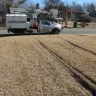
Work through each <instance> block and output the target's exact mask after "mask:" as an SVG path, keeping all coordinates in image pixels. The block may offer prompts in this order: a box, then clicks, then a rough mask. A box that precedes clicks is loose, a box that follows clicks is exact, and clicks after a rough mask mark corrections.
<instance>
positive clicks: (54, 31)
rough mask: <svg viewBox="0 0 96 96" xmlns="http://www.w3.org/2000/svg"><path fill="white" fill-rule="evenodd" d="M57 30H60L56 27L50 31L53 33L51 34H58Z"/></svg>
mask: <svg viewBox="0 0 96 96" xmlns="http://www.w3.org/2000/svg"><path fill="white" fill-rule="evenodd" d="M59 32H60V31H59V30H58V29H54V30H52V33H53V34H59Z"/></svg>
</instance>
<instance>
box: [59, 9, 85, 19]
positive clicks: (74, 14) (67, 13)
mask: <svg viewBox="0 0 96 96" xmlns="http://www.w3.org/2000/svg"><path fill="white" fill-rule="evenodd" d="M84 15H85V13H84V12H80V11H76V10H72V9H70V8H65V9H64V10H60V9H59V12H58V17H61V18H63V19H64V20H65V21H76V20H79V19H80V18H81V17H82V16H84Z"/></svg>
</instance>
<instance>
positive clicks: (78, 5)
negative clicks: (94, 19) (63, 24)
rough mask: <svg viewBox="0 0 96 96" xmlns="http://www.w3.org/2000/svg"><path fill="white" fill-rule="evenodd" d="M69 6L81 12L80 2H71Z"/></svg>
mask: <svg viewBox="0 0 96 96" xmlns="http://www.w3.org/2000/svg"><path fill="white" fill-rule="evenodd" d="M71 7H72V9H73V10H76V11H80V12H83V6H82V5H81V4H77V3H76V2H73V3H72V6H71Z"/></svg>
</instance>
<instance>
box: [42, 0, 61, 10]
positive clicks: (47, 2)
mask: <svg viewBox="0 0 96 96" xmlns="http://www.w3.org/2000/svg"><path fill="white" fill-rule="evenodd" d="M60 3H61V0H44V1H43V4H44V7H45V8H55V7H57V6H58V5H60Z"/></svg>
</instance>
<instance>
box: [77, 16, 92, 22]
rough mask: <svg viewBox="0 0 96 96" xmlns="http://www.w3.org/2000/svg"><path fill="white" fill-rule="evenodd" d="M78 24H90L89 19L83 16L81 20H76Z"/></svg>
mask: <svg viewBox="0 0 96 96" xmlns="http://www.w3.org/2000/svg"><path fill="white" fill-rule="evenodd" d="M78 22H87V23H89V22H91V19H90V18H89V17H85V16H83V17H81V18H80V19H79V20H78Z"/></svg>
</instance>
